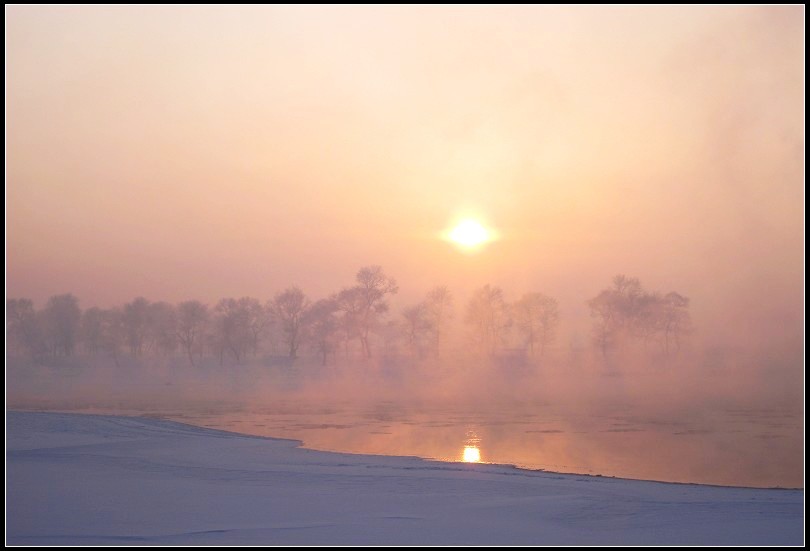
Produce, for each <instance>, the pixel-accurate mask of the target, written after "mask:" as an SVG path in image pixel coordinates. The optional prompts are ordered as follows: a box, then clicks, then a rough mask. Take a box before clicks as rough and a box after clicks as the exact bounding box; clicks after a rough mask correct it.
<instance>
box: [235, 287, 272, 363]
mask: <svg viewBox="0 0 810 551" xmlns="http://www.w3.org/2000/svg"><path fill="white" fill-rule="evenodd" d="M239 305H240V307H241V308H244V310H245V313H246V315H247V326H248V331H250V337H251V348H252V352H253V355H254V356H255V355H256V354H258V353H259V343H260V342H261V338H262V335H264V334H265V332H267V330H268V329H269V327H270V326H271V325H272V323H273V310H272V308H270V307H265V306H262V303H261V302H259V301H258V300H256V299H255V298H250V297H242V298H240V299H239Z"/></svg>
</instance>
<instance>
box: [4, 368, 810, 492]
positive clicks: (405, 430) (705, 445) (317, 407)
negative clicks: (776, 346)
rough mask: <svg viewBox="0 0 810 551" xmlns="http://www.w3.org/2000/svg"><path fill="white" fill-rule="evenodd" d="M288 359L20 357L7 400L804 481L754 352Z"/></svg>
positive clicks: (692, 474)
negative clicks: (636, 361)
mask: <svg viewBox="0 0 810 551" xmlns="http://www.w3.org/2000/svg"><path fill="white" fill-rule="evenodd" d="M279 362H280V360H279V359H278V358H265V359H256V360H252V361H249V362H248V363H247V364H245V365H230V366H228V367H227V368H226V369H222V368H221V367H220V366H219V365H218V363H217V362H215V361H208V362H203V363H202V365H197V366H195V367H193V368H192V367H191V366H190V365H188V364H187V363H184V362H183V361H182V358H172V359H157V358H156V359H153V360H150V361H146V362H141V361H133V360H129V361H126V360H125V361H124V362H123V364H122V367H120V368H115V367H114V366H113V365H111V364H110V363H109V362H98V361H97V360H96V362H95V365H93V364H92V363H91V364H90V365H88V364H87V363H85V362H75V363H74V364H73V365H64V364H62V365H51V366H35V365H32V364H30V362H29V363H22V364H19V365H18V364H16V363H15V362H12V363H11V364H10V365H9V370H8V379H9V385H8V399H9V402H8V407H9V408H12V409H48V410H59V411H80V412H88V413H117V414H126V415H147V416H156V417H162V418H168V419H173V420H177V421H181V422H186V423H191V424H195V425H199V426H207V427H215V428H220V429H223V430H229V431H235V432H241V433H248V434H256V435H263V436H272V437H280V438H292V439H297V440H301V441H302V442H303V443H304V445H305V446H307V447H310V448H314V449H321V450H330V451H343V452H351V453H371V454H387V455H415V456H420V457H425V458H434V459H439V460H445V461H461V460H463V459H464V448H465V446H468V445H470V441H471V439H473V440H474V441H475V442H474V445H475V447H476V448H478V450H479V453H480V460H481V461H484V462H491V463H505V464H515V465H518V466H521V467H524V468H534V469H545V470H550V471H556V472H573V473H583V474H600V475H604V476H618V477H627V478H639V479H651V480H662V481H675V482H697V483H705V484H721V485H735V486H758V487H776V486H778V487H802V486H803V461H802V446H803V406H802V391H801V389H800V388H798V387H795V386H793V387H791V386H790V385H781V386H780V385H777V384H774V383H773V382H772V381H773V376H772V374H771V375H770V376H769V375H767V374H766V372H767V370H762V369H761V368H759V367H757V366H753V365H749V366H741V365H732V366H729V365H726V366H707V365H701V364H699V363H698V361H696V359H695V358H693V357H687V358H683V359H681V360H679V361H677V362H671V363H669V364H667V365H664V366H662V365H656V364H651V365H648V366H645V367H644V368H636V369H633V370H630V371H625V372H617V371H606V370H605V369H604V368H603V367H602V366H601V365H600V364H599V363H593V364H591V363H580V364H578V365H577V364H571V363H568V362H565V361H560V363H555V362H552V361H550V362H548V363H547V365H544V366H536V365H512V366H508V365H492V364H491V363H490V362H488V361H482V360H480V359H478V360H476V359H475V358H473V357H469V356H468V357H465V358H461V357H459V358H455V359H452V360H451V359H446V360H442V361H440V362H433V361H431V362H425V363H416V362H411V361H404V362H402V361H401V362H400V363H399V364H398V365H397V364H396V363H394V362H391V363H386V360H385V359H380V360H375V361H373V362H368V363H365V362H357V363H339V364H337V365H329V366H326V367H322V366H320V365H318V363H317V362H313V361H302V362H300V363H299V364H297V365H295V366H289V365H285V364H284V362H283V361H282V362H281V365H279ZM549 364H550V365H549ZM768 381H771V382H770V386H767V387H766V386H765V384H766V383H768Z"/></svg>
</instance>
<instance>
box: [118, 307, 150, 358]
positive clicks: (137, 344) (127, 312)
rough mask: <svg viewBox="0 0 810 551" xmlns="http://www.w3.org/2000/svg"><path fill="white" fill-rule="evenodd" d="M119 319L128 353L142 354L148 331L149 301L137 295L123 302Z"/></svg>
mask: <svg viewBox="0 0 810 551" xmlns="http://www.w3.org/2000/svg"><path fill="white" fill-rule="evenodd" d="M121 321H122V323H123V325H124V331H125V333H126V342H127V344H128V345H129V353H130V354H132V355H133V356H140V355H142V354H143V351H144V347H145V345H146V341H147V338H148V331H149V301H148V300H146V299H145V298H143V297H138V298H136V299H135V300H133V301H132V302H129V303H127V304H125V305H124V309H123V312H122V318H121Z"/></svg>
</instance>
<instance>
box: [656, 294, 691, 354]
mask: <svg viewBox="0 0 810 551" xmlns="http://www.w3.org/2000/svg"><path fill="white" fill-rule="evenodd" d="M661 317H662V323H661V325H662V332H663V333H664V352H665V353H666V354H667V355H669V345H670V340H674V341H675V353H676V354H677V353H678V352H680V350H681V337H682V336H683V335H685V334H687V333H689V332H690V331H691V330H692V318H691V316H690V315H689V299H688V298H686V297H685V296H683V295H680V294H678V293H676V292H675V291H672V292H671V293H667V294H666V296H664V298H663V308H662V316H661Z"/></svg>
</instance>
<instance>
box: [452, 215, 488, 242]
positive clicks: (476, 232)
mask: <svg viewBox="0 0 810 551" xmlns="http://www.w3.org/2000/svg"><path fill="white" fill-rule="evenodd" d="M449 237H450V241H453V242H454V243H456V244H457V245H460V246H462V247H464V248H466V249H472V248H475V247H478V246H479V245H483V244H484V243H486V242H488V241H490V240H491V235H490V232H489V230H487V229H486V228H485V227H484V226H482V225H481V223H480V222H478V221H477V220H470V219H468V220H462V221H461V222H459V223H458V225H456V227H455V228H453V229H452V230H450V236H449Z"/></svg>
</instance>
